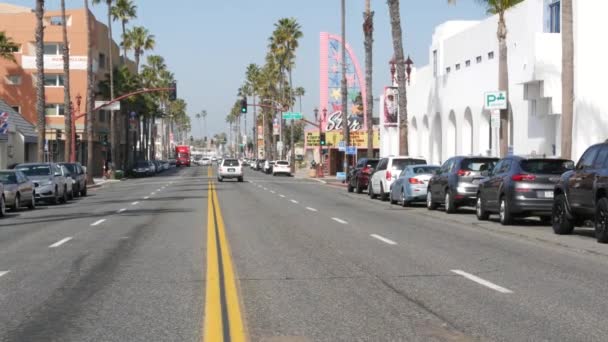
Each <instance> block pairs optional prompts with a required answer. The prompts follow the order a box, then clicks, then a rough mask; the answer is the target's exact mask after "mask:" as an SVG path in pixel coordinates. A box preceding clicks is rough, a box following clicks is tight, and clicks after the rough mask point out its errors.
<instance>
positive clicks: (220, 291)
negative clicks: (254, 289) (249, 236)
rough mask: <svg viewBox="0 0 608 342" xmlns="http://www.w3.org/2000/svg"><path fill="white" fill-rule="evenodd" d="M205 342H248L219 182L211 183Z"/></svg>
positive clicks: (208, 219)
mask: <svg viewBox="0 0 608 342" xmlns="http://www.w3.org/2000/svg"><path fill="white" fill-rule="evenodd" d="M208 184H209V186H208V191H207V193H208V196H207V198H208V199H207V276H206V280H207V285H206V291H205V319H204V334H203V338H204V341H207V342H215V341H220V342H221V341H245V340H246V332H245V325H244V322H243V318H242V314H241V302H240V300H239V293H238V288H237V284H236V276H235V272H234V266H233V262H232V257H231V254H230V247H229V244H228V238H227V236H226V228H225V225H224V218H223V216H222V213H221V209H220V205H219V200H218V197H217V192H216V189H215V183H213V182H212V181H211V180H209V182H208Z"/></svg>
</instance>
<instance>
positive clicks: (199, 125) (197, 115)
mask: <svg viewBox="0 0 608 342" xmlns="http://www.w3.org/2000/svg"><path fill="white" fill-rule="evenodd" d="M194 117H195V118H196V121H198V129H199V133H201V135H202V132H200V129H201V117H202V115H201V113H196V114H195V115H194Z"/></svg>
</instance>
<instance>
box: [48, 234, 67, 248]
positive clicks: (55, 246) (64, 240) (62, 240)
mask: <svg viewBox="0 0 608 342" xmlns="http://www.w3.org/2000/svg"><path fill="white" fill-rule="evenodd" d="M70 240H72V237H71V236H68V237H66V238H65V239H61V240H59V241H57V242H55V243H54V244H52V245H50V246H49V248H57V247H59V246H61V245H63V244H64V243H66V242H68V241H70Z"/></svg>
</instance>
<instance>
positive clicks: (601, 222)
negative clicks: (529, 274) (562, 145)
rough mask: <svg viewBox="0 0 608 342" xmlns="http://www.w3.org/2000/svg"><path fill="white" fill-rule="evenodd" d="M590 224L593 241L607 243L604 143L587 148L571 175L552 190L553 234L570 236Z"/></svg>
mask: <svg viewBox="0 0 608 342" xmlns="http://www.w3.org/2000/svg"><path fill="white" fill-rule="evenodd" d="M588 220H590V221H594V224H595V238H596V239H597V241H598V242H601V243H607V242H608V142H604V143H601V144H597V145H593V146H590V147H589V148H588V149H587V150H586V151H585V153H583V155H582V156H581V158H580V160H579V161H578V163H577V164H576V167H575V168H574V170H572V171H568V172H566V173H564V174H563V175H562V176H561V177H560V180H559V182H558V183H557V185H556V186H555V192H554V199H553V209H552V223H553V231H554V232H555V233H556V234H560V235H562V234H570V233H572V231H573V230H574V227H578V226H582V225H584V224H585V221H588Z"/></svg>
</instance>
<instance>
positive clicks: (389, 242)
mask: <svg viewBox="0 0 608 342" xmlns="http://www.w3.org/2000/svg"><path fill="white" fill-rule="evenodd" d="M370 236H371V237H373V238H374V239H378V240H380V241H382V242H384V243H388V244H389V245H396V244H397V243H396V242H395V241H393V240H390V239H387V238H385V237H384V236H380V235H378V234H370Z"/></svg>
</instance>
